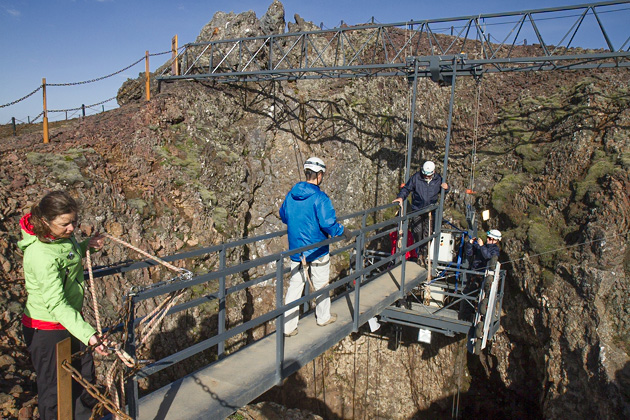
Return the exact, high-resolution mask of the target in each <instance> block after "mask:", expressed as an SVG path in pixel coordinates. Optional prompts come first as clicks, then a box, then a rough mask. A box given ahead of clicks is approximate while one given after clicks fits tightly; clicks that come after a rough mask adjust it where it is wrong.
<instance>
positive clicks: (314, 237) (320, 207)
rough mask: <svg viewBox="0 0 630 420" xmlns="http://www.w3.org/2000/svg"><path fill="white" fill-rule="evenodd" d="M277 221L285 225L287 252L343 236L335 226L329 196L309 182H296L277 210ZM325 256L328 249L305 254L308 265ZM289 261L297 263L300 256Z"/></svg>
mask: <svg viewBox="0 0 630 420" xmlns="http://www.w3.org/2000/svg"><path fill="white" fill-rule="evenodd" d="M280 218H281V219H282V221H283V222H284V223H286V224H287V228H288V231H289V249H296V248H300V247H303V246H306V245H310V244H315V243H317V242H321V241H323V240H326V239H327V238H328V237H332V236H339V235H341V234H342V233H343V226H342V225H341V224H339V223H337V216H336V214H335V209H334V208H333V205H332V202H331V201H330V198H328V195H326V193H325V192H323V191H322V190H320V189H319V187H318V186H317V185H314V184H310V183H308V182H298V183H297V184H295V186H294V187H293V188H292V189H291V191H289V193H288V194H287V196H286V198H285V199H284V202H283V203H282V207H280ZM326 254H328V245H325V246H320V247H319V248H314V249H309V250H308V251H305V252H304V256H305V257H306V261H308V262H311V261H314V260H316V259H317V258H319V257H321V256H323V255H326ZM291 260H293V261H300V254H293V255H291Z"/></svg>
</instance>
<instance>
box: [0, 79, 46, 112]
mask: <svg viewBox="0 0 630 420" xmlns="http://www.w3.org/2000/svg"><path fill="white" fill-rule="evenodd" d="M41 88H42V86H41V85H40V86H38V87H37V89H35V90H34V91H32V92H31V93H29V94H28V95H26V96H22V97H21V98H20V99H16V100H15V101H13V102H9V103H8V104H4V105H0V108H5V107H7V106H11V105H15V104H17V103H18V102H22V101H23V100H24V99H26V98H28V97H29V96H32V95H34V94H35V93H36V92H37V91H38V90H40V89H41Z"/></svg>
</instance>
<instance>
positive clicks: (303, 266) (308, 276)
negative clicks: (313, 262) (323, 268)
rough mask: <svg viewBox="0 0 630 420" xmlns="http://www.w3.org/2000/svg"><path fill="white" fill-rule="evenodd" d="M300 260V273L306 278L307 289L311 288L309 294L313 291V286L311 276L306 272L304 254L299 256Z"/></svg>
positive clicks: (306, 266) (306, 265) (306, 264)
mask: <svg viewBox="0 0 630 420" xmlns="http://www.w3.org/2000/svg"><path fill="white" fill-rule="evenodd" d="M300 260H301V262H302V267H301V269H302V271H303V272H304V276H305V277H306V281H307V282H308V285H309V287H310V288H311V293H313V292H314V291H315V286H313V282H312V281H311V276H310V274H309V272H308V263H307V262H306V257H305V256H304V254H302V255H300Z"/></svg>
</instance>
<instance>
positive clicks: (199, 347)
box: [94, 204, 438, 415]
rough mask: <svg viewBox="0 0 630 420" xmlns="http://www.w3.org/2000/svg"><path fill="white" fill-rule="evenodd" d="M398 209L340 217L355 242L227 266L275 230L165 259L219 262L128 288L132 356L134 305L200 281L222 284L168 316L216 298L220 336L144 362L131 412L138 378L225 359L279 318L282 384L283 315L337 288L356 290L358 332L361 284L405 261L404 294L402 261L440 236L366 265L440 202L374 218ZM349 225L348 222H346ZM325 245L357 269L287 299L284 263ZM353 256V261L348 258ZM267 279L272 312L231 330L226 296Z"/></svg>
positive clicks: (113, 270) (133, 266) (133, 409)
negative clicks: (378, 245) (211, 354)
mask: <svg viewBox="0 0 630 420" xmlns="http://www.w3.org/2000/svg"><path fill="white" fill-rule="evenodd" d="M394 207H395V208H398V204H386V205H382V206H379V207H374V208H372V209H368V210H364V211H359V212H356V213H352V214H349V215H346V216H343V217H340V218H339V219H338V220H339V221H340V222H348V221H355V222H354V223H355V225H359V226H360V227H359V228H358V229H357V230H355V231H353V232H352V234H353V236H354V238H355V241H354V243H352V244H344V243H343V242H342V241H343V239H342V238H340V237H334V238H329V239H327V240H325V241H322V242H320V243H317V244H313V245H309V246H305V247H302V248H298V249H293V250H285V251H282V252H277V253H274V254H271V255H266V256H262V257H260V258H256V259H252V260H249V261H245V262H241V263H239V264H237V265H234V266H228V264H227V255H228V253H229V251H230V250H232V249H235V248H238V247H243V246H248V245H251V244H255V243H257V242H261V241H270V240H273V239H276V238H280V237H282V236H284V235H286V232H287V231H286V230H282V231H278V232H273V233H269V234H265V235H260V236H256V237H252V238H244V239H240V240H237V241H233V242H229V243H225V244H221V245H217V246H213V247H209V248H203V249H199V250H194V251H189V252H185V253H181V254H177V255H172V256H168V257H165V258H163V260H165V261H168V262H173V261H178V260H184V259H190V258H195V257H204V258H205V257H207V256H208V255H212V254H214V255H215V257H216V256H217V254H218V261H219V266H218V268H217V270H215V271H213V272H210V273H207V274H203V275H199V276H195V277H193V278H191V279H189V280H181V281H178V282H171V283H168V282H165V283H164V284H161V285H158V286H149V287H146V288H144V289H142V288H140V289H138V288H136V289H134V290H133V291H131V292H130V296H129V302H130V315H129V316H130V319H129V321H128V322H127V325H125V326H124V327H123V328H125V329H126V336H127V342H126V351H127V352H128V353H129V354H131V355H132V356H133V357H135V356H136V354H135V349H136V335H135V327H136V326H137V325H138V324H139V323H140V321H141V320H142V318H141V317H137V318H136V308H137V305H138V304H139V303H140V302H142V301H145V300H147V299H151V298H158V299H159V297H161V296H165V295H168V294H169V293H172V292H177V291H181V290H184V289H189V288H192V287H194V286H199V285H210V284H218V290H217V291H216V292H212V293H208V294H205V295H204V296H202V297H198V298H195V299H191V300H190V301H188V302H184V303H181V304H178V305H176V306H174V307H173V308H171V309H170V310H169V312H168V315H174V314H177V313H179V312H182V311H184V310H187V309H191V308H194V307H197V306H199V305H202V304H205V303H208V302H211V301H218V327H217V334H216V335H214V336H212V337H210V338H208V339H205V340H203V341H201V342H198V343H196V344H194V345H192V346H190V347H187V348H185V349H182V350H179V351H178V352H176V353H174V354H171V355H169V356H167V357H164V358H162V359H160V360H157V361H155V362H154V363H151V364H150V365H147V366H145V367H144V368H142V369H140V370H139V371H137V372H136V374H135V375H134V376H133V377H132V378H131V379H130V380H129V383H128V385H127V388H128V389H127V395H128V397H129V399H130V402H129V410H130V414H131V415H134V413H136V414H137V407H138V406H137V401H138V380H139V379H143V378H147V377H149V376H151V375H153V374H155V373H157V372H160V371H162V370H164V369H166V368H168V367H170V366H173V365H174V364H176V363H178V362H181V361H183V360H184V359H187V358H189V357H191V356H193V355H196V354H198V353H200V352H202V351H205V350H208V349H211V348H213V347H216V349H217V356H218V358H222V357H225V356H226V354H225V343H226V341H228V340H230V339H232V338H234V337H236V336H238V335H239V334H243V333H245V332H247V331H248V330H251V329H253V328H256V327H258V326H260V325H263V324H266V323H269V322H272V321H274V322H275V331H276V380H277V381H278V382H279V381H280V380H281V379H282V376H281V375H282V366H283V363H284V334H283V333H284V314H285V312H286V311H287V310H290V309H292V308H295V307H298V306H300V305H305V309H307V308H308V304H309V302H310V301H311V300H312V299H315V298H317V297H318V296H320V295H323V294H329V293H330V292H331V291H334V290H335V289H338V288H343V287H345V288H346V291H345V292H342V293H341V295H340V296H343V295H345V294H347V293H349V292H350V291H354V308H353V309H354V313H353V331H355V332H356V331H357V330H358V329H359V327H360V317H359V303H360V291H361V285H362V284H365V283H366V282H368V281H370V280H371V279H372V278H373V277H375V275H373V274H372V273H376V272H378V271H381V270H384V269H386V268H387V267H389V266H390V265H391V266H393V265H397V264H400V263H402V273H401V275H402V280H401V284H400V289H399V290H400V292H399V293H400V296H399V298H402V297H403V291H404V290H405V282H404V277H405V273H404V272H405V264H404V262H403V256H404V255H405V254H406V253H407V252H409V251H411V250H413V249H416V248H417V247H419V246H421V245H423V244H426V243H428V242H429V241H431V240H432V239H433V238H434V237H436V236H437V235H436V234H434V235H432V236H430V237H427V238H424V239H423V240H421V241H419V242H417V243H414V244H412V245H409V246H404V247H402V248H401V249H398V250H397V252H395V253H393V254H392V255H390V256H389V257H388V258H382V259H380V260H378V261H377V262H375V263H374V264H372V265H369V266H364V263H363V261H364V258H363V253H364V251H365V249H366V247H367V246H368V245H369V244H373V243H375V241H378V240H379V239H381V238H384V237H386V236H388V235H389V233H391V232H393V231H401V230H402V232H404V233H403V242H402V243H403V244H406V243H407V227H408V224H409V220H410V219H411V218H414V217H417V216H419V215H421V214H425V213H428V212H430V211H433V210H435V209H436V208H437V207H438V205H437V204H434V205H431V206H428V207H426V208H424V209H422V210H419V211H416V212H411V213H409V214H407V215H406V216H395V217H393V218H389V219H385V220H383V221H380V222H376V220H378V219H379V218H380V219H384V218H385V216H384V215H383V213H384V212H386V211H387V210H390V209H392V208H394ZM369 218H372V219H373V221H374V223H371V224H369V223H368V219H369ZM346 224H347V223H346ZM324 245H340V246H335V247H334V249H331V252H330V255H331V257H333V258H334V257H335V256H339V255H340V254H342V253H344V252H352V253H354V261H356V265H355V267H353V270H351V273H350V274H349V275H347V276H345V277H343V278H341V279H337V280H335V281H333V282H332V283H330V284H329V285H328V286H326V287H324V288H322V289H320V290H318V291H311V290H309V289H308V284H307V285H306V290H305V293H304V296H303V297H301V298H300V299H298V300H296V301H293V302H291V303H289V304H286V305H285V304H284V303H283V297H284V287H283V285H284V279H285V276H286V275H287V273H289V271H290V269H289V268H288V267H287V266H285V261H286V259H288V258H289V257H290V256H291V255H293V254H296V253H298V254H299V253H302V252H304V251H307V250H309V249H313V248H316V247H320V246H324ZM349 260H350V259H349ZM155 264H156V263H155V262H154V261H151V260H146V261H141V262H133V263H128V264H123V265H120V266H116V267H108V268H103V269H96V270H95V271H94V276H95V277H103V276H107V275H112V274H117V273H126V272H130V271H134V270H138V269H143V268H148V267H151V266H154V265H155ZM269 267H275V269H271V268H269ZM260 268H263V270H262V271H264V274H262V275H260V276H258V277H256V278H253V279H250V280H248V281H244V282H241V283H236V284H232V285H230V286H228V285H227V284H226V279H227V278H228V277H230V276H235V275H236V276H238V275H242V274H243V273H248V272H249V271H250V270H252V269H260ZM268 280H275V300H276V301H275V308H274V309H272V310H270V311H269V312H267V313H265V314H263V315H260V316H258V317H256V318H253V319H251V320H248V321H246V322H243V323H241V324H239V325H236V326H234V327H232V328H229V329H228V328H227V327H226V312H227V309H228V308H227V298H228V297H229V296H230V295H231V294H234V293H237V292H239V291H241V290H244V289H246V288H249V287H253V286H256V285H259V284H261V283H263V282H266V281H268Z"/></svg>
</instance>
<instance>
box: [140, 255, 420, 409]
mask: <svg viewBox="0 0 630 420" xmlns="http://www.w3.org/2000/svg"><path fill="white" fill-rule="evenodd" d="M426 276H427V272H426V270H425V269H424V268H421V267H420V266H419V265H417V264H415V263H412V262H407V263H406V267H405V293H407V292H408V291H409V290H411V289H412V288H414V287H416V286H418V285H419V284H421V283H422V282H424V281H425V280H426ZM400 279H401V267H400V266H398V267H396V268H394V269H393V270H392V271H390V272H386V273H385V274H382V275H381V276H379V277H377V278H375V279H374V280H371V281H370V282H369V283H367V284H365V285H362V286H361V291H360V302H359V312H360V317H359V325H362V324H364V323H365V322H367V321H368V319H370V318H372V317H373V316H375V315H378V314H379V313H380V312H381V311H382V310H383V309H385V308H386V307H388V306H389V305H391V304H393V303H394V302H395V301H396V300H397V299H398V291H399V290H400ZM353 303H354V292H353V293H350V294H348V295H346V296H345V297H342V298H339V299H337V300H335V301H333V302H332V308H331V312H333V313H336V314H337V316H338V318H337V322H335V323H334V324H331V325H327V326H325V327H319V326H317V325H316V323H315V315H314V314H312V313H311V314H309V315H308V316H306V317H304V318H302V319H300V322H299V324H298V331H299V333H298V335H296V336H294V337H290V338H286V339H285V353H284V354H285V359H284V360H285V362H284V365H283V371H282V377H283V378H286V377H288V376H290V375H291V374H293V373H295V372H296V371H297V370H299V369H300V368H301V367H303V366H305V365H306V364H307V363H309V362H310V361H312V360H313V359H315V358H316V357H317V356H319V355H320V354H322V353H324V352H325V351H326V350H328V349H329V348H331V347H332V346H334V345H335V344H337V343H338V342H339V341H341V340H342V339H343V338H344V337H346V336H348V335H349V334H350V333H351V332H352V327H353V325H352V324H353V323H352V314H353ZM275 361H276V334H275V333H272V334H270V335H269V336H267V337H265V338H263V339H261V340H259V341H257V342H255V343H253V344H251V345H249V346H247V347H245V348H243V349H241V350H239V351H238V352H235V353H233V354H230V355H228V356H227V357H225V358H224V359H223V360H220V361H218V362H216V363H214V364H212V365H209V366H207V367H205V368H202V369H200V370H198V371H197V372H195V373H192V374H190V375H188V376H185V377H184V378H182V379H180V380H178V381H175V382H173V383H171V384H169V385H167V386H165V387H163V388H160V389H158V390H157V391H155V392H153V393H151V394H149V395H147V396H145V397H143V398H141V399H140V400H139V407H138V408H139V417H138V418H139V419H177V420H179V419H190V420H192V419H223V418H225V417H227V416H228V415H230V414H231V413H233V412H234V411H236V410H237V409H238V408H240V407H242V406H244V405H246V404H248V403H249V402H250V401H252V400H254V399H255V398H257V397H258V396H260V395H261V394H263V393H264V392H265V391H267V390H268V389H270V388H271V387H272V386H274V385H276V377H275V372H276V368H275Z"/></svg>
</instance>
